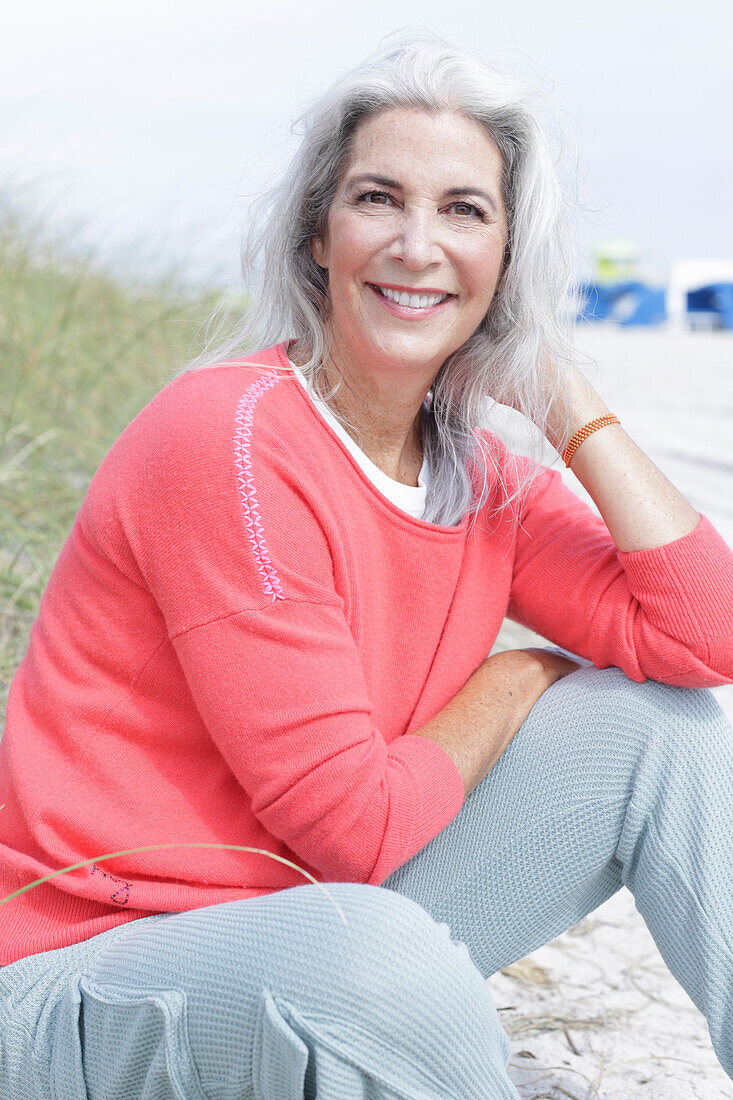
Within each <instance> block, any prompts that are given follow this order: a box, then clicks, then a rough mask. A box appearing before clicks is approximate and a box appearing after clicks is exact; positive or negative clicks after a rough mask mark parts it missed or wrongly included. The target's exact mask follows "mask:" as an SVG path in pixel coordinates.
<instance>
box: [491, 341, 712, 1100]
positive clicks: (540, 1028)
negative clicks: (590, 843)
mask: <svg viewBox="0 0 733 1100" xmlns="http://www.w3.org/2000/svg"><path fill="white" fill-rule="evenodd" d="M580 346H581V348H582V349H583V350H584V351H586V352H587V353H588V354H590V355H592V356H593V358H594V359H595V361H596V363H597V367H596V368H594V369H593V370H592V371H588V373H589V374H590V375H591V377H592V378H593V381H594V384H595V385H596V387H597V389H598V390H599V392H600V393H601V395H602V396H603V398H604V400H605V401H606V402H607V404H609V405H610V407H611V408H612V409H614V411H615V412H616V413H617V414H618V415H619V416H620V418H621V419H622V421H623V423H624V425H625V427H626V429H627V430H628V431H629V433H630V434H631V435H632V437H633V438H634V439H635V440H636V441H637V443H639V445H640V446H641V447H643V448H644V450H645V451H646V452H647V453H648V454H649V455H650V456H651V457H652V458H653V459H654V461H655V462H656V463H657V465H658V466H660V468H661V469H663V470H664V472H665V473H666V474H667V475H668V476H669V477H670V478H671V479H672V480H673V482H674V483H675V484H676V485H677V486H678V487H679V488H680V489H681V490H682V491H683V492H685V494H686V495H687V496H688V498H689V499H690V500H691V502H692V503H693V504H694V505H695V507H696V508H698V510H700V511H703V512H704V513H705V514H706V515H707V516H708V517H709V518H710V519H711V520H712V522H713V523H715V525H716V526H717V528H718V530H719V531H720V532H721V534H722V535H723V536H724V538H725V539H726V541H727V542H728V543H729V545H733V334H728V333H722V332H721V333H715V332H705V333H702V332H700V333H681V334H672V333H669V332H665V331H661V330H652V329H650V330H647V331H644V330H641V329H628V330H625V329H621V328H617V327H615V326H607V325H603V326H598V327H594V328H591V327H588V328H587V329H585V330H583V333H582V337H581V340H580ZM564 476H565V477H566V480H567V481H568V484H571V485H573V487H574V488H575V489H576V490H578V491H579V492H580V495H581V496H582V495H583V490H582V487H580V486H579V485H578V482H577V481H576V479H575V478H574V476H573V475H572V474H569V473H567V474H564ZM533 637H534V636H531V635H529V634H528V632H524V631H522V630H521V628H518V627H516V626H515V625H514V624H505V628H504V630H503V631H502V634H501V636H500V643H499V644H500V645H501V646H518V645H523V644H527V642H528V641H529V640H531V639H532V638H533ZM715 694H716V696H717V697H718V700H719V702H720V703H721V705H722V706H723V709H724V710H725V711H726V713H727V715H728V717H729V719H730V720H731V722H733V686H725V687H720V688H716V689H715ZM489 986H490V988H491V991H492V994H493V997H494V1001H495V1003H496V1006H497V1009H498V1011H499V1017H500V1019H501V1021H502V1023H503V1025H504V1027H505V1029H506V1031H507V1033H508V1035H509V1038H510V1041H511V1047H512V1058H511V1062H510V1065H509V1072H510V1076H511V1078H512V1080H513V1081H514V1083H515V1084H516V1086H517V1088H518V1090H519V1094H520V1096H521V1097H522V1098H523V1100H524V1098H526V1100H530V1098H532V1100H541V1098H548V1100H568V1098H574V1100H590V1098H601V1100H616V1098H618V1100H621V1098H622V1097H623V1098H627V1097H634V1098H639V1100H645V1098H649V1100H652V1098H654V1100H667V1098H669V1100H672V1098H674V1100H683V1098H685V1100H686V1098H692V1097H694V1098H697V1097H700V1098H704V1100H713V1098H715V1100H718V1098H729V1100H733V1081H730V1080H729V1079H728V1077H726V1075H725V1073H724V1072H723V1070H722V1069H721V1068H720V1066H719V1064H718V1062H717V1059H716V1057H715V1053H714V1051H713V1048H712V1044H711V1041H710V1036H709V1034H708V1030H707V1023H706V1021H705V1017H704V1016H703V1015H702V1013H701V1012H699V1011H698V1010H697V1009H696V1008H695V1006H694V1005H693V1003H692V1001H691V1000H690V998H689V997H688V996H687V994H686V993H685V992H684V991H683V990H682V988H681V987H680V986H679V985H678V984H677V982H676V981H675V979H674V978H673V977H672V975H671V974H670V972H669V971H668V969H667V967H666V965H665V963H664V961H663V960H662V957H661V955H660V954H659V952H658V950H657V948H656V946H655V944H654V941H653V940H652V938H651V935H650V934H649V931H648V930H647V928H646V925H645V924H644V921H643V920H642V917H641V916H640V914H639V913H638V912H637V911H636V909H635V907H634V899H633V897H632V896H631V894H630V893H629V892H628V891H627V890H626V889H625V888H624V889H622V890H621V891H620V892H619V893H618V894H616V895H615V896H614V897H613V898H611V899H610V900H609V901H608V902H606V903H605V904H604V905H602V906H601V907H600V908H599V909H597V910H596V911H595V912H594V913H592V914H590V915H589V916H588V917H586V918H585V919H584V920H583V921H581V922H580V924H578V925H576V926H575V927H574V928H571V929H570V930H569V931H568V932H566V933H565V934H564V935H562V936H560V937H559V938H558V939H556V940H553V942H552V943H550V944H547V945H546V946H544V947H542V948H540V949H539V950H537V951H535V952H533V953H532V954H531V955H528V956H527V957H526V958H525V959H522V960H520V961H519V962H517V963H514V964H513V965H512V966H510V967H508V968H507V969H506V970H504V971H502V972H501V973H499V974H495V975H493V977H491V978H490V979H489Z"/></svg>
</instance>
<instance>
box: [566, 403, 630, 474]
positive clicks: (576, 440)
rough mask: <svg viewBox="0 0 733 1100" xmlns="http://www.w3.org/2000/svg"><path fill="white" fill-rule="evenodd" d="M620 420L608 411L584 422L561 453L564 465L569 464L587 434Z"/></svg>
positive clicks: (617, 422) (618, 422)
mask: <svg viewBox="0 0 733 1100" xmlns="http://www.w3.org/2000/svg"><path fill="white" fill-rule="evenodd" d="M620 423H621V421H620V420H619V418H618V417H617V416H614V414H613V413H608V414H607V415H606V416H599V417H598V419H597V420H591V421H590V423H588V424H584V425H583V427H582V428H579V429H578V431H577V432H576V433H575V435H574V436H572V437H571V438H570V441H569V443H568V445H567V447H566V448H565V450H564V451H563V453H562V459H563V462H564V463H565V465H566V466H569V465H570V463H571V461H572V458H573V455H574V454H575V452H576V451H577V449H578V447H579V446H580V444H581V443H583V442H584V441H585V440H586V439H587V438H588V436H589V435H593V432H597V431H598V429H599V428H605V427H607V426H608V425H609V424H620Z"/></svg>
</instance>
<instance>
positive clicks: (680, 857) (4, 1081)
mask: <svg viewBox="0 0 733 1100" xmlns="http://www.w3.org/2000/svg"><path fill="white" fill-rule="evenodd" d="M732 838H733V730H731V727H730V725H729V724H728V722H727V721H726V719H725V717H724V716H723V714H722V712H721V710H720V708H719V707H718V705H717V703H716V701H715V699H714V698H713V696H712V695H711V694H710V693H709V692H706V691H687V690H683V689H679V688H670V687H664V686H662V685H660V684H657V683H654V682H647V683H645V684H641V685H640V684H634V683H631V682H630V681H629V680H627V679H626V677H625V676H623V674H622V673H620V672H619V671H618V670H616V669H607V670H605V671H598V670H596V669H586V668H584V669H581V670H579V671H578V672H575V673H573V674H572V675H571V676H568V677H566V678H565V679H564V680H562V681H560V682H559V683H557V684H555V685H554V686H553V687H552V688H550V689H549V690H548V691H547V692H545V694H544V695H543V696H542V697H541V698H540V700H539V701H538V703H537V704H536V705H535V707H534V708H533V710H532V712H531V714H530V715H529V717H528V718H527V720H526V722H525V723H524V725H523V726H522V728H521V730H520V731H519V733H518V734H517V735H516V737H515V738H514V740H513V741H512V742H511V744H510V745H509V746H508V748H507V749H506V751H505V752H504V754H503V755H502V757H501V759H500V760H499V761H498V763H497V764H496V765H495V766H494V768H493V769H492V770H491V772H490V773H489V775H488V776H487V777H486V779H485V780H484V781H483V782H482V783H481V784H480V786H479V787H477V788H476V790H475V791H474V792H473V794H472V795H471V796H470V798H469V799H468V800H467V801H466V803H465V805H464V806H463V808H462V809H461V811H460V813H459V814H458V816H457V817H456V818H455V819H454V820H453V821H452V822H451V824H450V825H449V826H448V827H447V828H446V829H444V830H443V832H442V833H441V834H440V835H439V836H438V837H436V838H435V840H433V841H432V842H431V843H430V844H428V845H427V846H426V847H425V848H424V849H423V850H422V851H421V852H419V853H418V854H417V855H416V856H415V857H414V858H413V859H411V860H410V861H409V862H408V863H407V864H405V865H404V866H403V867H401V868H400V869H399V870H398V871H397V872H396V873H395V874H394V875H392V876H391V877H390V878H389V879H388V880H387V881H386V883H385V884H384V886H383V887H376V886H363V885H358V884H353V883H338V884H329V886H328V889H329V891H330V893H331V895H332V897H333V898H334V899H336V900H337V901H338V903H339V905H340V906H341V909H342V910H343V913H344V916H345V917H346V921H347V925H346V926H344V924H343V922H342V920H341V917H340V916H339V913H338V911H337V909H336V907H335V906H334V905H333V903H332V901H330V900H329V898H328V897H327V896H325V895H324V893H323V891H322V890H321V889H319V888H318V887H316V886H313V885H303V886H296V887H294V888H293V889H290V890H285V891H282V892H280V893H276V894H270V895H267V896H265V897H261V898H254V899H248V900H242V901H234V902H225V903H223V904H220V905H212V906H208V907H206V908H203V909H196V910H192V911H190V912H187V913H178V914H172V915H162V916H160V915H158V916H152V917H146V918H143V919H142V920H137V921H133V922H132V923H130V924H127V925H124V926H123V927H122V928H115V929H112V930H110V931H109V932H105V933H103V934H102V935H100V936H95V937H94V938H93V939H91V940H87V941H86V942H84V943H82V944H76V945H74V946H72V947H67V948H62V949H61V950H58V951H51V952H46V953H44V954H42V955H35V956H32V957H31V958H28V959H23V960H21V961H20V962H17V963H14V964H12V965H11V966H8V967H5V968H4V969H0V1029H1V1030H0V1096H2V1097H3V1100H51V1098H52V1100H173V1098H176V1100H184V1098H185V1100H200V1098H204V1097H205V1098H207V1100H296V1098H297V1100H301V1098H308V1100H315V1098H317V1100H395V1098H401V1100H418V1098H420V1100H437V1098H439V1097H440V1098H446V1097H450V1098H456V1100H474V1098H475V1100H487V1098H498V1100H499V1098H504V1097H517V1095H518V1094H517V1092H516V1090H515V1088H514V1087H513V1085H512V1083H511V1082H510V1080H509V1078H508V1076H507V1072H506V1066H507V1062H508V1058H509V1043H508V1040H507V1037H506V1034H505V1033H504V1031H503V1030H502V1028H501V1025H500V1023H499V1019H498V1016H497V1013H496V1010H495V1007H494V1004H493V1001H492V998H491V995H490V992H489V989H488V987H487V985H486V983H485V981H484V980H483V979H484V978H485V977H487V976H488V975H490V974H492V973H494V972H496V971H497V970H499V969H501V968H502V967H504V966H507V965H508V964H509V963H511V962H513V961H514V960H516V959H518V958H521V957H523V956H524V955H526V954H528V953H529V952H530V951H532V950H534V949H535V948H536V947H538V946H540V945H541V944H544V943H547V942H548V941H549V940H551V939H553V938H554V937H555V936H557V935H559V934H560V933H561V932H563V931H565V930H566V929H567V928H569V927H570V926H572V925H573V924H575V923H576V922H577V921H579V920H580V919H581V918H582V917H584V916H585V915H586V914H588V913H590V912H591V911H592V910H594V909H595V908H596V907H597V906H599V905H600V904H601V903H602V902H604V901H605V900H606V899H607V898H609V897H611V895H612V894H613V893H615V891H616V890H618V889H619V888H620V887H621V886H622V885H625V886H627V887H628V888H629V890H631V892H632V893H633V895H634V897H635V900H636V905H637V907H638V909H639V910H640V912H641V914H642V916H643V917H644V920H645V921H646V923H647V925H648V927H649V929H650V931H651V933H652V935H653V936H654V939H655V941H656V943H657V945H658V947H659V949H660V951H661V953H662V956H663V957H664V959H665V962H666V963H667V965H668V966H669V969H670V970H671V971H672V973H673V974H674V975H675V977H676V978H677V979H678V981H679V982H680V983H681V984H682V985H683V986H684V988H685V989H686V990H687V992H688V994H689V995H690V997H691V998H692V1000H693V1001H694V1002H695V1004H696V1005H697V1006H698V1007H699V1008H700V1009H701V1010H702V1011H703V1012H704V1013H705V1015H706V1017H707V1020H708V1025H709V1028H710V1034H711V1036H712V1041H713V1044H714V1047H715V1050H716V1053H717V1055H718V1058H719V1059H720V1062H721V1063H722V1065H723V1067H724V1069H725V1071H726V1073H727V1074H728V1076H729V1077H733V844H732V843H731V839H732ZM11 904H12V903H11Z"/></svg>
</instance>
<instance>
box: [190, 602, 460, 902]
mask: <svg viewBox="0 0 733 1100" xmlns="http://www.w3.org/2000/svg"><path fill="white" fill-rule="evenodd" d="M174 643H175V647H176V652H177V653H178V657H179V660H180V662H181V665H182V666H183V669H184V672H185V674H186V678H187V680H188V683H189V685H190V688H191V692H192V694H193V697H194V700H195V702H196V705H197V707H198V709H199V711H200V713H201V715H202V717H203V720H204V722H205V723H206V726H207V728H208V730H209V732H210V734H211V737H212V739H213V740H214V741H215V742H216V745H217V747H218V749H219V751H220V753H221V754H222V756H223V757H224V758H225V759H226V761H227V764H228V766H229V768H230V769H231V771H232V772H233V773H234V775H235V776H236V777H237V780H238V781H239V783H240V784H241V785H242V787H243V788H244V789H245V791H246V792H247V794H248V796H249V797H250V799H251V801H252V811H253V813H254V814H255V816H256V817H257V818H258V820H259V821H260V822H261V823H262V824H263V825H264V826H265V828H266V829H267V831H268V832H269V833H271V834H272V835H273V836H276V837H278V838H279V839H280V840H282V841H283V842H284V843H285V844H287V846H288V848H290V850H291V851H293V852H295V853H296V854H297V855H298V856H300V857H302V858H303V859H304V860H306V861H307V863H308V864H309V865H310V866H311V867H315V868H317V869H318V870H319V871H320V872H321V873H322V874H323V875H324V876H325V878H326V879H328V880H331V881H349V882H351V881H353V882H366V883H372V884H374V885H379V884H380V883H382V882H383V881H384V879H385V878H387V877H388V876H389V875H390V874H391V873H392V872H393V871H395V870H396V869H397V868H398V867H399V866H401V864H402V863H404V862H406V861H407V860H408V859H409V858H410V857H411V856H412V855H414V854H415V853H416V852H418V851H419V850H420V849H421V848H422V847H424V845H425V844H427V843H428V841H429V840H432V838H433V837H434V836H436V835H437V833H439V832H440V831H441V829H443V828H444V826H445V825H447V824H448V822H449V821H450V820H451V819H452V818H453V817H454V816H455V815H456V813H457V812H458V810H459V809H460V807H461V805H462V803H463V797H464V790H463V783H462V780H461V778H460V774H459V772H458V769H457V768H456V767H455V764H454V763H453V761H452V760H451V759H450V757H449V756H448V754H447V753H445V752H444V750H443V749H441V748H440V747H439V746H438V745H436V744H434V743H433V742H432V741H429V740H428V739H427V738H424V737H419V736H415V735H414V734H405V735H404V736H401V737H398V738H397V739H396V740H395V741H393V742H392V743H391V744H390V745H389V746H388V745H387V744H386V742H385V739H384V737H383V736H382V735H381V733H380V731H379V730H378V729H376V728H375V726H374V723H373V721H372V718H371V706H370V702H369V698H368V694H367V690H366V685H365V682H364V677H363V673H362V669H361V665H360V661H359V655H358V652H357V650H356V646H355V644H354V641H353V638H352V637H351V634H350V632H349V630H348V627H347V624H346V622H345V620H344V615H343V612H342V610H341V609H340V607H338V606H336V605H335V604H314V603H306V602H302V601H300V600H297V599H286V600H279V601H277V602H276V603H274V604H272V605H271V606H270V607H268V608H264V609H262V610H261V611H255V612H253V611H244V612H239V613H235V614H232V615H230V616H227V617H226V618H225V619H220V620H216V621H215V622H212V623H207V624H206V625H203V626H200V627H197V628H196V629H194V630H191V631H188V632H187V633H185V634H182V635H179V636H178V637H176V638H175V640H174Z"/></svg>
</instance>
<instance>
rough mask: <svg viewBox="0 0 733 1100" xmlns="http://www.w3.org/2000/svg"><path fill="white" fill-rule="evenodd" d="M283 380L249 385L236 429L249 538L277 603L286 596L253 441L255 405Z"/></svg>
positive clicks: (274, 377) (267, 590)
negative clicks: (268, 535)
mask: <svg viewBox="0 0 733 1100" xmlns="http://www.w3.org/2000/svg"><path fill="white" fill-rule="evenodd" d="M279 381H280V377H279V376H278V375H277V374H271V375H269V376H268V377H266V378H258V379H257V381H256V382H253V383H252V385H251V386H249V387H248V388H247V390H246V392H245V393H244V395H243V397H242V398H241V400H240V402H239V405H238V406H237V415H236V417H235V422H236V425H237V430H236V431H235V433H234V464H235V466H236V467H237V484H238V486H239V492H240V495H241V497H242V506H243V508H244V522H245V523H246V524H247V530H248V532H249V541H250V543H251V546H252V552H253V553H254V556H255V561H256V562H257V572H258V573H259V574H260V576H261V577H262V588H263V590H264V592H265V595H267V596H270V597H271V598H272V601H273V603H274V602H275V600H284V599H285V596H284V594H283V590H282V585H281V583H280V578H279V577H278V575H277V571H276V569H275V566H274V565H273V564H272V559H271V558H270V554H269V552H268V549H267V544H266V542H265V537H264V533H263V529H262V520H261V518H260V513H259V505H258V503H257V491H256V489H255V483H254V474H253V471H252V460H251V458H250V444H251V440H252V418H253V416H254V411H255V405H256V404H257V401H258V400H259V398H260V397H261V396H262V394H263V393H265V392H266V391H267V390H269V389H271V387H272V386H274V385H276V383H278V382H279Z"/></svg>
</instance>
